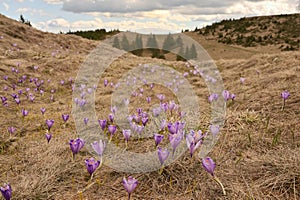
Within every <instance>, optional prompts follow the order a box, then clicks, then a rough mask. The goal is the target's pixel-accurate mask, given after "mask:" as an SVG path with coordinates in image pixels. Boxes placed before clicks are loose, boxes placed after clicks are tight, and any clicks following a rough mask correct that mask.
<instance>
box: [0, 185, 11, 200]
mask: <svg viewBox="0 0 300 200" xmlns="http://www.w3.org/2000/svg"><path fill="white" fill-rule="evenodd" d="M0 191H1V194H2V196H3V198H4V199H5V200H10V199H11V197H12V189H11V186H10V184H9V183H8V184H6V183H5V184H4V186H3V187H0Z"/></svg>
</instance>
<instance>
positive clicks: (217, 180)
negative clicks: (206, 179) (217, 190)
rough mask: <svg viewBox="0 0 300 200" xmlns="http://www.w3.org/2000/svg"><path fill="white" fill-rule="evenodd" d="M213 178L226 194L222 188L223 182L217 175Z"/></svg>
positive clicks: (224, 193)
mask: <svg viewBox="0 0 300 200" xmlns="http://www.w3.org/2000/svg"><path fill="white" fill-rule="evenodd" d="M214 180H215V181H216V182H217V183H218V184H219V185H220V186H221V188H222V191H223V195H226V191H225V188H224V186H223V184H222V183H221V181H220V179H219V178H218V177H216V176H214Z"/></svg>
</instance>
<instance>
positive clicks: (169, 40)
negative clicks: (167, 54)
mask: <svg viewBox="0 0 300 200" xmlns="http://www.w3.org/2000/svg"><path fill="white" fill-rule="evenodd" d="M175 46H176V42H175V40H174V38H173V37H172V35H171V34H170V33H169V35H168V36H167V37H166V39H165V40H164V43H163V50H167V51H171V50H172V49H173V48H175Z"/></svg>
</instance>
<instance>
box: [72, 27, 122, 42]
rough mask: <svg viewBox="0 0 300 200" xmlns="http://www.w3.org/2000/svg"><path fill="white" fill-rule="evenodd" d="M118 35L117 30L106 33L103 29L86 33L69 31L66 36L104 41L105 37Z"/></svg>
mask: <svg viewBox="0 0 300 200" xmlns="http://www.w3.org/2000/svg"><path fill="white" fill-rule="evenodd" d="M118 33H120V31H119V30H118V29H116V30H111V31H106V30H105V29H96V30H88V31H69V32H67V34H74V35H78V36H81V37H83V38H87V39H90V40H104V39H106V37H107V36H112V35H115V34H118Z"/></svg>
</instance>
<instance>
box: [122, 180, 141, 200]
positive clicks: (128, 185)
mask: <svg viewBox="0 0 300 200" xmlns="http://www.w3.org/2000/svg"><path fill="white" fill-rule="evenodd" d="M122 184H123V186H124V188H125V190H126V191H127V193H128V200H130V197H131V193H132V192H133V191H134V190H135V188H136V187H137V185H138V181H137V180H136V179H135V178H132V177H131V176H129V177H128V179H127V180H126V178H125V177H124V178H123V181H122Z"/></svg>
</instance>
